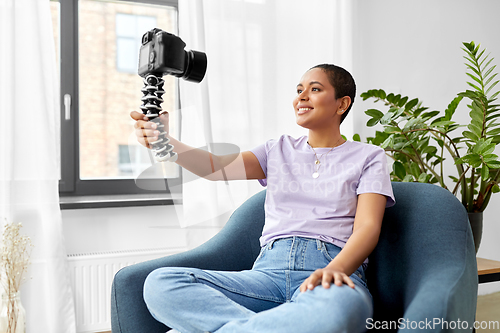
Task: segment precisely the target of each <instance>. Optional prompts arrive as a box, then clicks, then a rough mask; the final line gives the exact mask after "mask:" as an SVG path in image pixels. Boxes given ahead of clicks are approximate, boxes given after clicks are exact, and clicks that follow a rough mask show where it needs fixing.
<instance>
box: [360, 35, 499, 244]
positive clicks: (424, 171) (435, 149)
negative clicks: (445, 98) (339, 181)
mask: <svg viewBox="0 0 500 333" xmlns="http://www.w3.org/2000/svg"><path fill="white" fill-rule="evenodd" d="M463 45H464V47H463V48H462V49H463V50H464V51H465V56H464V58H465V59H466V62H465V65H466V66H467V71H466V74H467V75H468V77H469V78H470V79H472V80H468V82H467V83H468V85H469V86H470V87H471V90H466V91H465V92H461V93H459V94H458V96H457V97H455V98H454V99H453V100H452V101H451V103H450V104H449V105H448V107H447V109H446V110H444V113H443V112H440V111H429V110H428V108H427V107H424V106H422V102H421V101H419V100H418V99H417V98H414V99H409V98H408V97H406V96H405V97H403V96H401V95H399V94H398V95H395V94H393V93H389V94H387V93H386V92H385V91H384V90H382V89H372V90H368V91H366V92H364V93H362V94H361V97H362V98H363V100H367V99H373V100H374V101H375V102H383V104H384V106H385V112H383V111H380V110H378V109H369V110H367V111H366V112H365V113H366V114H367V115H368V116H370V119H369V120H368V123H367V125H368V126H375V125H376V124H379V123H380V124H381V125H382V126H383V131H376V133H375V136H374V137H370V138H367V141H368V142H369V143H372V144H375V145H378V146H380V147H382V148H384V149H385V150H386V152H387V154H388V155H389V156H390V157H392V158H393V160H394V164H393V167H392V172H391V178H392V180H393V181H403V182H423V183H433V184H439V185H440V186H442V187H443V188H445V189H448V190H449V191H451V192H452V193H453V194H454V195H457V196H458V197H459V198H460V199H461V201H462V204H463V205H464V207H465V208H466V210H467V212H468V213H469V221H470V222H471V226H472V228H473V233H474V242H475V246H476V252H477V250H478V248H479V243H480V239H481V234H482V212H483V211H484V210H485V209H486V207H487V206H488V203H489V201H490V198H491V195H492V193H496V192H499V191H500V188H499V186H498V181H499V179H500V161H499V158H498V156H497V155H496V154H494V153H493V152H494V150H495V148H496V146H497V145H498V144H499V143H500V135H499V134H500V123H499V122H500V120H499V119H497V118H498V117H500V105H498V104H495V102H496V100H497V96H498V94H499V92H500V91H496V92H494V91H493V90H494V88H495V86H496V85H497V84H498V82H499V80H496V76H497V74H498V73H495V72H494V69H495V67H496V65H492V60H493V58H492V57H490V56H489V55H486V54H485V49H481V48H480V44H478V45H476V44H475V43H474V42H470V43H463ZM462 101H467V102H468V104H467V108H468V110H469V116H470V121H469V122H468V123H467V124H460V123H457V122H456V121H454V120H453V115H454V114H455V111H457V107H458V106H459V104H460V102H462ZM449 157H451V160H452V161H453V164H454V166H455V169H456V173H454V174H451V175H447V174H445V170H444V162H445V160H447V158H449ZM450 181H451V182H452V185H447V182H448V184H449V183H450Z"/></svg>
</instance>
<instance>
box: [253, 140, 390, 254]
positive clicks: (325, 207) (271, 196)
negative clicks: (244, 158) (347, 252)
mask: <svg viewBox="0 0 500 333" xmlns="http://www.w3.org/2000/svg"><path fill="white" fill-rule="evenodd" d="M330 149H331V148H315V151H316V154H317V156H318V158H319V159H320V162H321V163H320V165H319V169H318V173H319V177H318V178H313V176H312V175H313V173H314V172H315V171H316V169H317V168H318V165H316V164H315V161H316V157H315V155H314V151H313V149H312V148H311V147H310V146H309V145H308V143H307V136H302V137H300V138H298V139H295V138H292V137H290V136H288V135H283V136H281V137H280V138H279V139H278V140H269V141H267V142H266V143H265V144H263V145H260V146H258V147H256V148H254V149H252V150H251V152H252V153H253V154H254V155H255V156H256V157H257V159H258V160H259V163H260V166H261V167H262V170H263V171H264V174H265V175H266V178H265V179H260V180H259V182H260V183H261V184H262V185H263V186H267V193H266V201H265V213H266V218H265V225H264V229H263V231H262V236H261V238H260V244H261V245H262V246H264V245H265V244H267V243H268V242H269V241H272V240H274V239H278V238H284V237H290V236H300V237H308V238H313V239H319V240H322V241H325V242H328V243H333V244H335V245H337V246H339V247H341V248H342V247H344V245H345V243H346V242H347V240H348V239H349V237H350V236H351V234H352V229H353V225H354V216H355V214H356V206H357V196H358V194H362V193H378V194H382V195H385V196H386V197H387V205H386V206H387V207H390V206H392V205H394V203H395V201H394V195H393V193H392V186H391V181H390V177H389V171H388V169H387V160H386V158H387V157H386V155H385V152H384V150H383V149H382V148H380V147H377V146H374V145H370V144H365V143H360V142H352V141H346V142H345V143H343V144H342V145H340V146H338V147H335V148H333V150H331V151H330Z"/></svg>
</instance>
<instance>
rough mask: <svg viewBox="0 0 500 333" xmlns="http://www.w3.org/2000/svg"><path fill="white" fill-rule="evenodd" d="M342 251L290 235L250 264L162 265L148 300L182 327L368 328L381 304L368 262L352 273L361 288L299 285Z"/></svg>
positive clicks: (158, 314)
mask: <svg viewBox="0 0 500 333" xmlns="http://www.w3.org/2000/svg"><path fill="white" fill-rule="evenodd" d="M339 252H340V248H339V247H337V246H335V245H333V244H329V243H324V242H321V241H319V240H315V239H310V238H302V237H290V238H283V239H279V240H276V241H271V242H270V243H268V244H267V245H266V246H264V247H262V249H261V252H260V254H259V256H258V257H257V259H256V260H255V263H254V266H253V268H252V269H251V270H247V271H241V272H225V271H206V270H200V269H195V268H178V267H166V268H160V269H157V270H155V271H153V272H152V273H151V274H150V275H149V276H148V277H147V279H146V282H145V284H144V300H145V302H146V304H147V306H148V309H149V311H150V312H151V314H152V315H153V317H154V318H156V320H158V321H160V322H162V323H164V324H165V325H167V326H169V327H172V328H174V329H176V330H178V331H180V332H182V333H198V332H217V333H226V332H245V333H250V332H256V333H263V332H284V333H290V332H294V333H295V332H296V333H301V332H315V333H321V332H325V333H326V332H328V333H332V332H349V333H354V332H364V331H365V330H366V320H367V318H369V317H371V316H372V312H373V304H372V298H371V295H370V293H369V291H368V288H367V286H366V282H365V278H364V271H363V268H362V267H360V268H359V269H358V270H357V271H356V272H355V273H354V274H352V275H351V279H352V280H353V282H354V284H355V286H356V287H355V288H354V289H352V288H350V287H348V286H347V285H343V286H342V287H338V286H336V285H334V284H332V285H331V286H330V288H329V289H325V288H323V287H322V286H321V285H320V286H317V287H316V288H314V289H313V290H309V291H306V292H303V293H301V292H300V290H299V287H300V285H301V284H302V282H303V281H304V280H305V279H306V278H307V277H309V275H311V273H312V272H314V271H315V270H316V269H318V268H324V267H325V266H326V265H328V263H329V262H330V261H331V260H332V259H333V258H334V257H335V256H336V255H337V254H338V253H339Z"/></svg>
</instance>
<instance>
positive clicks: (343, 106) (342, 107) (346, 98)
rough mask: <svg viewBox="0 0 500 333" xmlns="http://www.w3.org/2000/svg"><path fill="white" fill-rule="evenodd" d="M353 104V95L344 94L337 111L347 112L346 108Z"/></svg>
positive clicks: (340, 112) (339, 112)
mask: <svg viewBox="0 0 500 333" xmlns="http://www.w3.org/2000/svg"><path fill="white" fill-rule="evenodd" d="M350 105H351V97H349V96H344V97H342V98H341V99H340V105H339V110H338V111H337V113H338V114H343V113H344V112H346V110H347V109H348V108H349V106H350Z"/></svg>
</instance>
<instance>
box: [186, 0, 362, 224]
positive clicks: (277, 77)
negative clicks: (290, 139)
mask: <svg viewBox="0 0 500 333" xmlns="http://www.w3.org/2000/svg"><path fill="white" fill-rule="evenodd" d="M351 6H352V5H351V2H350V1H348V0H337V1H331V0H310V1H307V2H306V1H300V0H272V1H270V0H239V1H238V0H209V1H202V0H182V1H179V25H180V27H179V29H180V30H179V35H180V37H181V38H182V39H183V40H184V41H185V42H186V44H187V48H188V49H194V50H200V51H204V52H206V53H207V56H208V69H207V74H206V77H205V79H204V81H202V83H201V84H193V83H189V82H181V86H180V89H181V91H180V93H181V106H182V110H181V112H182V131H181V140H182V141H183V142H185V143H187V144H190V145H192V146H196V147H201V146H210V144H213V149H214V150H217V149H218V148H219V151H220V152H222V153H225V152H228V151H234V150H238V149H239V150H242V151H244V150H249V149H251V148H253V147H255V146H257V145H260V144H262V143H264V142H265V141H267V140H269V139H272V138H278V137H279V136H280V135H282V134H289V135H292V136H294V137H298V136H301V135H307V130H305V129H303V128H301V127H299V126H298V125H297V124H296V123H295V116H294V112H293V108H292V99H293V98H294V95H295V86H296V85H297V83H298V81H299V80H300V77H301V76H302V74H303V73H304V72H305V71H306V70H307V69H309V68H310V67H312V66H314V65H317V64H319V63H335V64H338V65H340V66H342V67H344V68H346V69H348V70H350V71H352V70H353V68H352V45H351V40H352V36H351V34H352V33H351V31H352V14H351V11H352V10H351ZM341 130H342V133H343V134H344V135H345V136H346V137H347V138H351V137H352V134H353V129H352V120H351V118H349V117H348V118H346V121H345V123H344V124H343V125H342V128H341ZM224 143H226V144H227V143H231V144H234V146H230V145H223V144H224ZM215 153H217V151H215ZM183 172H184V173H186V171H183ZM189 178H190V177H189ZM259 190H262V187H260V185H258V183H257V181H249V182H248V181H242V182H240V181H238V182H229V183H224V182H215V183H210V182H208V181H204V180H196V181H191V182H187V183H184V184H183V193H184V196H183V203H184V204H183V208H184V209H183V211H182V212H181V213H182V214H184V215H183V216H184V219H181V221H184V223H185V224H191V223H197V222H201V221H205V220H208V219H216V220H217V217H220V216H223V218H221V219H220V220H221V221H225V218H226V217H227V216H226V214H227V213H228V212H231V211H232V210H233V209H234V208H236V207H237V206H239V205H240V204H241V203H242V202H243V201H244V200H245V199H246V198H248V197H249V196H250V195H251V194H253V193H256V192H257V191H259Z"/></svg>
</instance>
